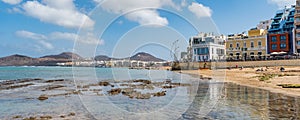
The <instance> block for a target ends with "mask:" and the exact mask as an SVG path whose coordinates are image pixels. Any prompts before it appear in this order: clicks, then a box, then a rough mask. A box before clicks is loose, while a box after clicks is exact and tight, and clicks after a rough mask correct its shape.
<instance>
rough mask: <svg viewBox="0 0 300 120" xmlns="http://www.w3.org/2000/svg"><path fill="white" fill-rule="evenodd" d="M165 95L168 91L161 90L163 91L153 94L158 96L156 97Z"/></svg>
mask: <svg viewBox="0 0 300 120" xmlns="http://www.w3.org/2000/svg"><path fill="white" fill-rule="evenodd" d="M165 95H166V91H161V92H157V93H154V94H153V96H156V97H160V96H165Z"/></svg>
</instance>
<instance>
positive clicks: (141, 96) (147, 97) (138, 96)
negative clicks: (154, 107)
mask: <svg viewBox="0 0 300 120" xmlns="http://www.w3.org/2000/svg"><path fill="white" fill-rule="evenodd" d="M135 98H136V99H149V98H151V94H150V93H146V94H141V93H140V94H137V96H136V97H135Z"/></svg>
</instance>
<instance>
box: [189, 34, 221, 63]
mask: <svg viewBox="0 0 300 120" xmlns="http://www.w3.org/2000/svg"><path fill="white" fill-rule="evenodd" d="M225 40H226V36H224V35H220V36H215V35H213V34H212V33H200V34H199V35H197V36H193V37H191V38H190V40H189V45H190V46H189V48H190V50H191V52H190V53H191V54H192V55H191V56H192V57H191V59H192V61H194V62H206V61H215V60H216V61H217V60H225V59H226V55H225Z"/></svg>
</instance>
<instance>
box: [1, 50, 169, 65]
mask: <svg viewBox="0 0 300 120" xmlns="http://www.w3.org/2000/svg"><path fill="white" fill-rule="evenodd" d="M83 59H84V58H82V57H81V56H79V55H78V54H75V53H72V52H63V53H61V54H58V55H47V56H43V57H40V58H32V57H28V56H24V55H18V54H16V55H11V56H7V57H2V58H0V66H25V65H27V66H56V65H57V64H56V63H61V62H70V61H72V60H83ZM94 59H95V60H97V61H110V60H118V59H119V58H111V57H108V56H105V55H99V56H96V57H95V58H94ZM123 59H130V60H138V61H155V62H160V61H164V60H163V59H160V58H157V57H154V56H153V55H151V54H149V53H145V52H141V53H137V54H135V55H134V56H131V57H127V58H123Z"/></svg>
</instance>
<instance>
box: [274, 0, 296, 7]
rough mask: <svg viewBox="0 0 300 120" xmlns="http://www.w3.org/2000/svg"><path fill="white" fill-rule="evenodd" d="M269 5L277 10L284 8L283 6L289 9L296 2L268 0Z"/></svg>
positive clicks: (293, 0) (294, 0)
mask: <svg viewBox="0 0 300 120" xmlns="http://www.w3.org/2000/svg"><path fill="white" fill-rule="evenodd" d="M268 2H269V3H271V4H276V5H277V6H278V8H280V9H281V8H284V7H285V6H287V7H290V6H291V5H295V4H296V0H268Z"/></svg>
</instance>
